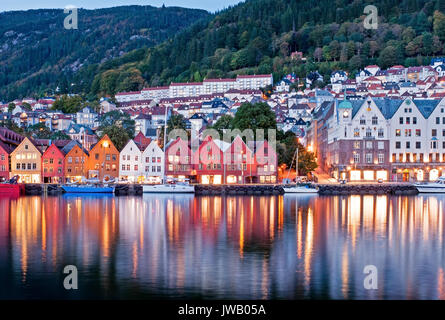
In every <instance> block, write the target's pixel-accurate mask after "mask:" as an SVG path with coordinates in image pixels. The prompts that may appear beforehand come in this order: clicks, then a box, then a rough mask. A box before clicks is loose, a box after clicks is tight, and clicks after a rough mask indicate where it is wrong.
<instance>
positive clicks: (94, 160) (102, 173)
mask: <svg viewBox="0 0 445 320" xmlns="http://www.w3.org/2000/svg"><path fill="white" fill-rule="evenodd" d="M89 154H90V156H89V158H88V165H87V168H88V178H99V179H100V180H105V181H108V180H113V179H118V178H119V151H118V150H117V148H116V147H115V146H114V144H113V142H112V141H111V139H110V138H109V137H108V135H104V136H103V137H102V138H101V139H100V140H99V142H98V143H96V144H95V145H94V146H93V147H92V148H91V150H90V152H89Z"/></svg>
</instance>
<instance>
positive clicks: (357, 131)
mask: <svg viewBox="0 0 445 320" xmlns="http://www.w3.org/2000/svg"><path fill="white" fill-rule="evenodd" d="M360 135H361V133H360V129H359V128H355V129H354V137H356V138H357V137H360ZM377 136H378V137H379V138H383V137H384V136H385V131H384V130H383V128H379V129H378V131H377ZM365 137H367V138H372V137H374V134H373V133H372V129H371V128H367V129H366V132H365Z"/></svg>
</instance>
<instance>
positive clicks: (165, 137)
mask: <svg viewBox="0 0 445 320" xmlns="http://www.w3.org/2000/svg"><path fill="white" fill-rule="evenodd" d="M167 111H168V106H165V117H164V147H163V149H164V150H163V151H164V174H163V176H162V183H165V182H166V180H165V169H166V168H165V164H166V163H167V155H166V154H165V150H166V148H165V145H166V143H167Z"/></svg>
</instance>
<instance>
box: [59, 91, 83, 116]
mask: <svg viewBox="0 0 445 320" xmlns="http://www.w3.org/2000/svg"><path fill="white" fill-rule="evenodd" d="M84 107H85V102H84V100H83V99H82V97H81V96H72V97H70V96H67V95H64V96H61V97H59V99H57V100H56V101H55V102H54V104H53V106H52V108H53V110H59V111H61V112H63V113H76V112H78V111H80V110H81V109H83V108H84Z"/></svg>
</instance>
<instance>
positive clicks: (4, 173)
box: [0, 141, 11, 181]
mask: <svg viewBox="0 0 445 320" xmlns="http://www.w3.org/2000/svg"><path fill="white" fill-rule="evenodd" d="M10 153H11V148H10V147H8V146H7V145H6V144H4V143H3V142H2V141H0V181H4V180H8V179H9V154H10Z"/></svg>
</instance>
